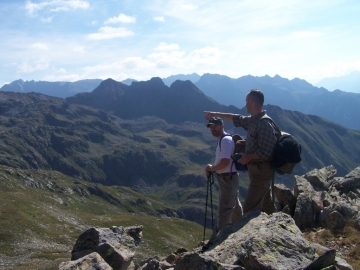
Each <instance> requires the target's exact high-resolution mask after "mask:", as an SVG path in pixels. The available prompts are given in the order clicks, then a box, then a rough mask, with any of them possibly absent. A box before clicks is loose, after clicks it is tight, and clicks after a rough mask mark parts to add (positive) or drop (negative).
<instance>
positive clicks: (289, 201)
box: [274, 184, 296, 215]
mask: <svg viewBox="0 0 360 270" xmlns="http://www.w3.org/2000/svg"><path fill="white" fill-rule="evenodd" d="M274 193H275V195H276V199H277V201H278V203H279V206H280V209H279V210H280V211H281V210H283V209H284V207H286V206H288V209H289V210H286V212H289V213H288V214H290V215H294V211H295V205H296V198H295V196H294V194H293V192H292V191H291V190H290V189H289V188H287V187H286V186H285V185H284V184H276V185H275V186H274ZM283 212H285V211H283Z"/></svg>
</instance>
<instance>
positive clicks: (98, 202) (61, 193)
mask: <svg viewBox="0 0 360 270" xmlns="http://www.w3.org/2000/svg"><path fill="white" fill-rule="evenodd" d="M180 217H181V216H180ZM134 225H138V226H140V225H143V226H144V230H143V239H142V243H141V245H140V247H139V248H138V250H137V253H136V256H135V262H139V261H141V260H143V259H145V258H149V257H152V256H155V255H161V256H165V255H168V254H170V253H171V252H173V251H175V250H177V249H178V248H179V247H184V248H187V249H191V248H193V247H195V246H196V245H197V244H198V243H199V242H200V241H201V239H202V233H203V228H202V226H201V225H198V224H196V223H193V222H190V221H187V220H184V219H181V218H179V216H178V215H177V211H176V210H174V209H172V208H171V207H169V206H168V205H166V204H164V203H163V202H161V200H159V198H158V197H156V196H153V195H149V194H146V195H144V194H140V193H137V192H135V191H134V190H132V189H130V188H127V187H119V186H110V187H108V186H102V185H99V184H94V183H89V182H86V181H83V180H81V179H78V178H71V177H68V176H66V175H63V174H61V173H59V172H56V171H51V170H21V169H15V168H9V167H6V166H2V165H0V269H18V270H20V269H57V268H58V265H59V264H60V262H62V261H68V260H70V258H71V250H72V248H73V246H74V244H75V242H76V239H77V238H78V236H79V235H80V234H81V233H82V232H83V231H85V230H87V229H89V228H91V227H108V228H109V227H111V226H123V227H126V226H134Z"/></svg>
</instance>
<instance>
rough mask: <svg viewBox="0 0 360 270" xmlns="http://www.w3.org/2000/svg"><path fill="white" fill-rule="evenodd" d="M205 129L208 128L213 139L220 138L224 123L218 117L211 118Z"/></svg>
mask: <svg viewBox="0 0 360 270" xmlns="http://www.w3.org/2000/svg"><path fill="white" fill-rule="evenodd" d="M207 127H208V128H210V131H211V134H212V135H213V136H214V137H217V138H219V137H221V136H222V135H223V133H224V122H223V120H222V119H221V118H220V117H213V118H211V119H210V120H209V123H208V124H207Z"/></svg>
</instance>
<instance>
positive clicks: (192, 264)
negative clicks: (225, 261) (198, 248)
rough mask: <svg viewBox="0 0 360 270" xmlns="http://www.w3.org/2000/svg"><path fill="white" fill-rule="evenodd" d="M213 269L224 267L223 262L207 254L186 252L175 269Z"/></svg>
mask: <svg viewBox="0 0 360 270" xmlns="http://www.w3.org/2000/svg"><path fill="white" fill-rule="evenodd" d="M186 269H187V270H190V269H197V270H212V269H222V267H221V264H220V263H219V262H217V261H216V260H214V259H213V258H211V257H210V256H207V255H205V254H198V253H184V254H183V255H182V256H181V257H180V258H179V259H178V260H177V262H176V265H175V266H174V270H186Z"/></svg>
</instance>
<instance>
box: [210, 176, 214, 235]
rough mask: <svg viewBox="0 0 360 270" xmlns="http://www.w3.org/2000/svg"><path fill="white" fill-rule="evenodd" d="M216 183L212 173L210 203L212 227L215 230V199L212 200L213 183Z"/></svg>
mask: <svg viewBox="0 0 360 270" xmlns="http://www.w3.org/2000/svg"><path fill="white" fill-rule="evenodd" d="M213 184H214V175H213V174H211V175H210V204H211V229H212V230H214V213H213V201H212V185H213Z"/></svg>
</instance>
